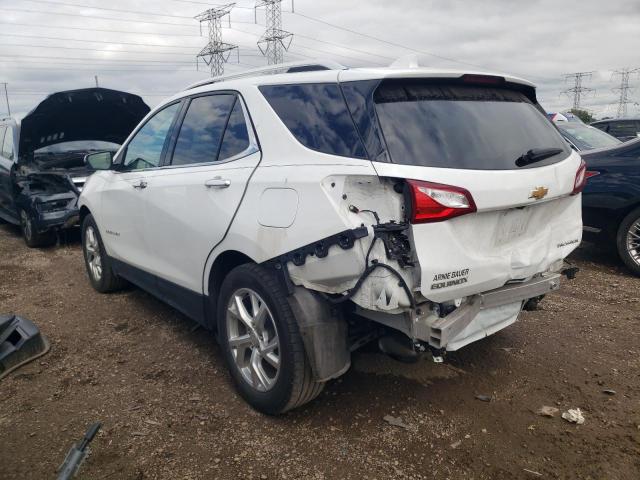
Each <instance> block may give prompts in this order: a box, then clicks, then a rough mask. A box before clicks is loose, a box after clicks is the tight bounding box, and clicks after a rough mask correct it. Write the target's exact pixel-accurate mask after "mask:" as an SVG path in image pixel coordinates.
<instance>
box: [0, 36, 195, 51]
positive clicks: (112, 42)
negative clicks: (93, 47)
mask: <svg viewBox="0 0 640 480" xmlns="http://www.w3.org/2000/svg"><path fill="white" fill-rule="evenodd" d="M0 37H19V38H37V39H42V40H64V41H65V42H82V43H106V44H109V45H138V46H141V47H165V48H182V49H188V50H193V47H190V46H186V45H165V44H162V43H140V42H123V41H122V40H87V39H84V38H68V37H49V36H43V35H23V34H20V33H0Z"/></svg>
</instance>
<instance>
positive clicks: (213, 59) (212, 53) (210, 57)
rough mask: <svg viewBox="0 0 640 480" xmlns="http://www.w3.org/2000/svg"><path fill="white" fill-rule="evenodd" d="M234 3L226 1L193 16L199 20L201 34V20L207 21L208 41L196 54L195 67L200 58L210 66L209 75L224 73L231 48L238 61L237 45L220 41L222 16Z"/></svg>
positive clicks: (214, 75) (227, 12)
mask: <svg viewBox="0 0 640 480" xmlns="http://www.w3.org/2000/svg"><path fill="white" fill-rule="evenodd" d="M234 6H235V3H228V4H227V5H221V6H219V7H215V8H210V9H208V10H205V11H204V12H202V13H201V14H199V15H196V16H195V17H194V18H195V19H196V20H198V21H199V22H200V34H201V35H202V22H207V28H208V31H209V42H208V43H207V45H206V46H205V47H204V48H203V49H202V50H200V53H198V54H197V55H196V69H197V68H198V60H199V59H200V58H202V60H203V61H204V63H205V64H206V65H208V66H209V67H211V76H212V77H218V76H220V75H222V74H224V64H225V63H227V61H228V60H229V56H230V55H231V52H232V51H233V50H236V51H237V52H238V63H239V62H240V51H239V50H238V46H237V45H232V44H230V43H225V42H223V41H222V17H224V16H225V15H229V14H230V13H231V9H232V8H233V7H234Z"/></svg>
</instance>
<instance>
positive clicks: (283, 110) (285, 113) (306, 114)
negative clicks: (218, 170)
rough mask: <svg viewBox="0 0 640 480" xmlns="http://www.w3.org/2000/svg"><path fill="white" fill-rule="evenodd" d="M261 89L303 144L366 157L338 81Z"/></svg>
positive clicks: (357, 156) (326, 150) (334, 153)
mask: <svg viewBox="0 0 640 480" xmlns="http://www.w3.org/2000/svg"><path fill="white" fill-rule="evenodd" d="M260 91H261V92H262V94H263V95H264V96H265V98H266V99H267V101H268V102H269V104H270V105H271V107H272V108H273V109H274V110H275V112H276V114H277V115H278V116H279V117H280V119H281V120H282V121H283V122H284V124H285V125H286V126H287V128H288V129H289V130H290V131H291V133H292V134H293V135H294V136H295V137H296V139H297V140H298V141H299V142H300V143H302V144H303V145H304V146H305V147H308V148H311V149H312V150H317V151H319V152H323V153H328V154H331V155H340V156H343V157H356V158H366V157H367V154H366V152H365V149H364V147H363V145H362V142H361V140H360V137H359V136H358V133H357V131H356V129H355V126H354V124H353V120H352V119H351V115H350V114H349V111H348V110H347V106H346V104H345V102H344V98H343V97H342V93H341V92H340V88H339V87H338V85H337V84H335V83H330V84H327V83H315V84H301V85H269V86H262V87H260Z"/></svg>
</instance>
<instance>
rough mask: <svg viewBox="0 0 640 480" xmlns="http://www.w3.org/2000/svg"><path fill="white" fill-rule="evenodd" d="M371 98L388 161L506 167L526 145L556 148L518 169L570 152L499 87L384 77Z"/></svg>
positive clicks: (540, 118) (521, 101)
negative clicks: (388, 156)
mask: <svg viewBox="0 0 640 480" xmlns="http://www.w3.org/2000/svg"><path fill="white" fill-rule="evenodd" d="M374 102H375V109H376V112H377V114H378V118H379V121H380V125H381V128H382V132H383V135H384V138H385V140H386V144H387V148H388V150H389V154H390V157H391V161H392V162H394V163H400V164H406V165H418V166H425V167H439V168H458V169H471V170H511V169H518V168H519V167H517V166H516V164H515V161H516V159H517V158H519V157H520V156H522V155H523V154H525V153H526V152H528V151H529V150H531V149H536V148H559V149H561V151H562V153H560V154H558V155H554V156H553V157H550V158H547V159H545V160H542V161H539V162H536V163H533V164H530V165H528V166H526V167H520V168H535V167H541V166H544V165H549V164H553V163H556V162H559V161H561V160H563V159H564V158H566V157H567V156H568V155H569V153H570V151H571V150H570V148H569V146H568V145H567V143H566V142H565V141H564V139H563V138H562V136H561V135H560V134H559V133H558V131H557V130H556V129H555V128H554V127H553V125H552V124H551V123H550V122H549V121H548V120H547V118H546V117H545V115H544V114H543V113H541V111H540V110H538V108H537V106H536V105H534V104H533V103H532V102H531V100H529V99H528V98H527V97H526V96H525V95H524V94H522V93H520V92H517V91H512V90H509V89H505V88H499V87H478V86H471V85H444V84H433V83H427V82H424V81H422V82H421V81H412V80H402V81H388V82H383V83H382V84H381V85H380V86H379V87H378V89H377V90H376V92H375V94H374Z"/></svg>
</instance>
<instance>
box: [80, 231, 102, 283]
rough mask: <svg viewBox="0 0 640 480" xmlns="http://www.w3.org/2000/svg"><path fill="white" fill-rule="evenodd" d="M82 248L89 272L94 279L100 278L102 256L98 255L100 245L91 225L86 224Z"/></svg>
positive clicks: (98, 279)
mask: <svg viewBox="0 0 640 480" xmlns="http://www.w3.org/2000/svg"><path fill="white" fill-rule="evenodd" d="M84 248H85V252H86V253H85V255H86V256H87V264H88V265H89V272H90V273H91V276H92V277H93V279H94V280H95V281H100V279H101V278H102V258H101V256H100V245H99V244H98V236H97V235H96V231H95V230H94V228H93V227H92V226H88V227H87V230H86V231H85V234H84Z"/></svg>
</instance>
